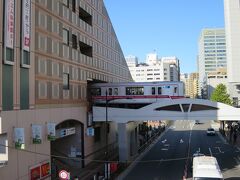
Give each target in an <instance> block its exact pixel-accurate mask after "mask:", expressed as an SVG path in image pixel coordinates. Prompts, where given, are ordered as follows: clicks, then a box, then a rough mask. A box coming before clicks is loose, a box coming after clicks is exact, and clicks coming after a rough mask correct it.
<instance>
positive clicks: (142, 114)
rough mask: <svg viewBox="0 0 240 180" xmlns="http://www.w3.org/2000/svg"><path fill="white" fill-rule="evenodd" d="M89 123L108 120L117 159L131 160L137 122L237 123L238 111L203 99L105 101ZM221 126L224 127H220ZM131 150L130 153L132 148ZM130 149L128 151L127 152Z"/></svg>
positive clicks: (135, 139)
mask: <svg viewBox="0 0 240 180" xmlns="http://www.w3.org/2000/svg"><path fill="white" fill-rule="evenodd" d="M92 110H93V121H95V122H106V121H111V122H115V123H116V124H117V132H118V146H119V160H120V161H127V160H130V159H131V157H132V156H131V153H132V152H135V153H137V150H136V149H134V147H135V146H137V144H138V142H137V141H138V139H137V138H136V137H137V136H138V130H136V129H137V126H138V124H139V123H141V122H143V121H148V120H157V121H159V120H172V121H176V120H189V121H191V120H201V121H209V120H220V121H238V120H240V108H235V107H232V106H230V105H226V104H223V103H218V102H213V101H210V100H203V99H190V98H180V99H171V98H166V99H156V101H155V102H146V100H136V99H123V100H119V99H118V100H112V101H111V100H109V101H107V103H106V102H105V103H102V104H101V105H100V106H99V105H96V106H93V109H92ZM223 126H224V125H223ZM131 148H132V149H133V150H132V149H131ZM129 149H131V150H129Z"/></svg>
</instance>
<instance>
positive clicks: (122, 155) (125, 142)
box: [118, 123, 129, 161]
mask: <svg viewBox="0 0 240 180" xmlns="http://www.w3.org/2000/svg"><path fill="white" fill-rule="evenodd" d="M118 149H119V161H127V160H129V139H128V132H127V124H126V123H118Z"/></svg>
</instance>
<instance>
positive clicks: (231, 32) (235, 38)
mask: <svg viewBox="0 0 240 180" xmlns="http://www.w3.org/2000/svg"><path fill="white" fill-rule="evenodd" d="M224 13H225V29H226V45H227V57H228V67H227V71H228V88H229V93H230V95H231V97H238V99H240V90H239V85H240V73H239V69H240V26H239V22H240V1H239V0H224Z"/></svg>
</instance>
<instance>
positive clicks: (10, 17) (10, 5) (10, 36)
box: [5, 0, 15, 49]
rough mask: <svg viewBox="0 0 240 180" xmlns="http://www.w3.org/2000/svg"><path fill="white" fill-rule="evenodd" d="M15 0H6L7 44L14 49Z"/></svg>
mask: <svg viewBox="0 0 240 180" xmlns="http://www.w3.org/2000/svg"><path fill="white" fill-rule="evenodd" d="M14 8H15V0H5V46H6V47H8V48H11V49H13V43H14V30H15V22H14V19H15V18H14V16H15V13H14Z"/></svg>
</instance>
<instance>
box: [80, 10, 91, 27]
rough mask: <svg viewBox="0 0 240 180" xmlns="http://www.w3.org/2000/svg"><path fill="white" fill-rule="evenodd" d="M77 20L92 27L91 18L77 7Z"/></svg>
mask: <svg viewBox="0 0 240 180" xmlns="http://www.w3.org/2000/svg"><path fill="white" fill-rule="evenodd" d="M79 18H80V19H81V20H83V21H84V22H86V23H87V24H89V25H90V26H92V16H91V15H90V14H89V13H88V12H87V11H85V10H84V9H83V8H81V7H80V6H79Z"/></svg>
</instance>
